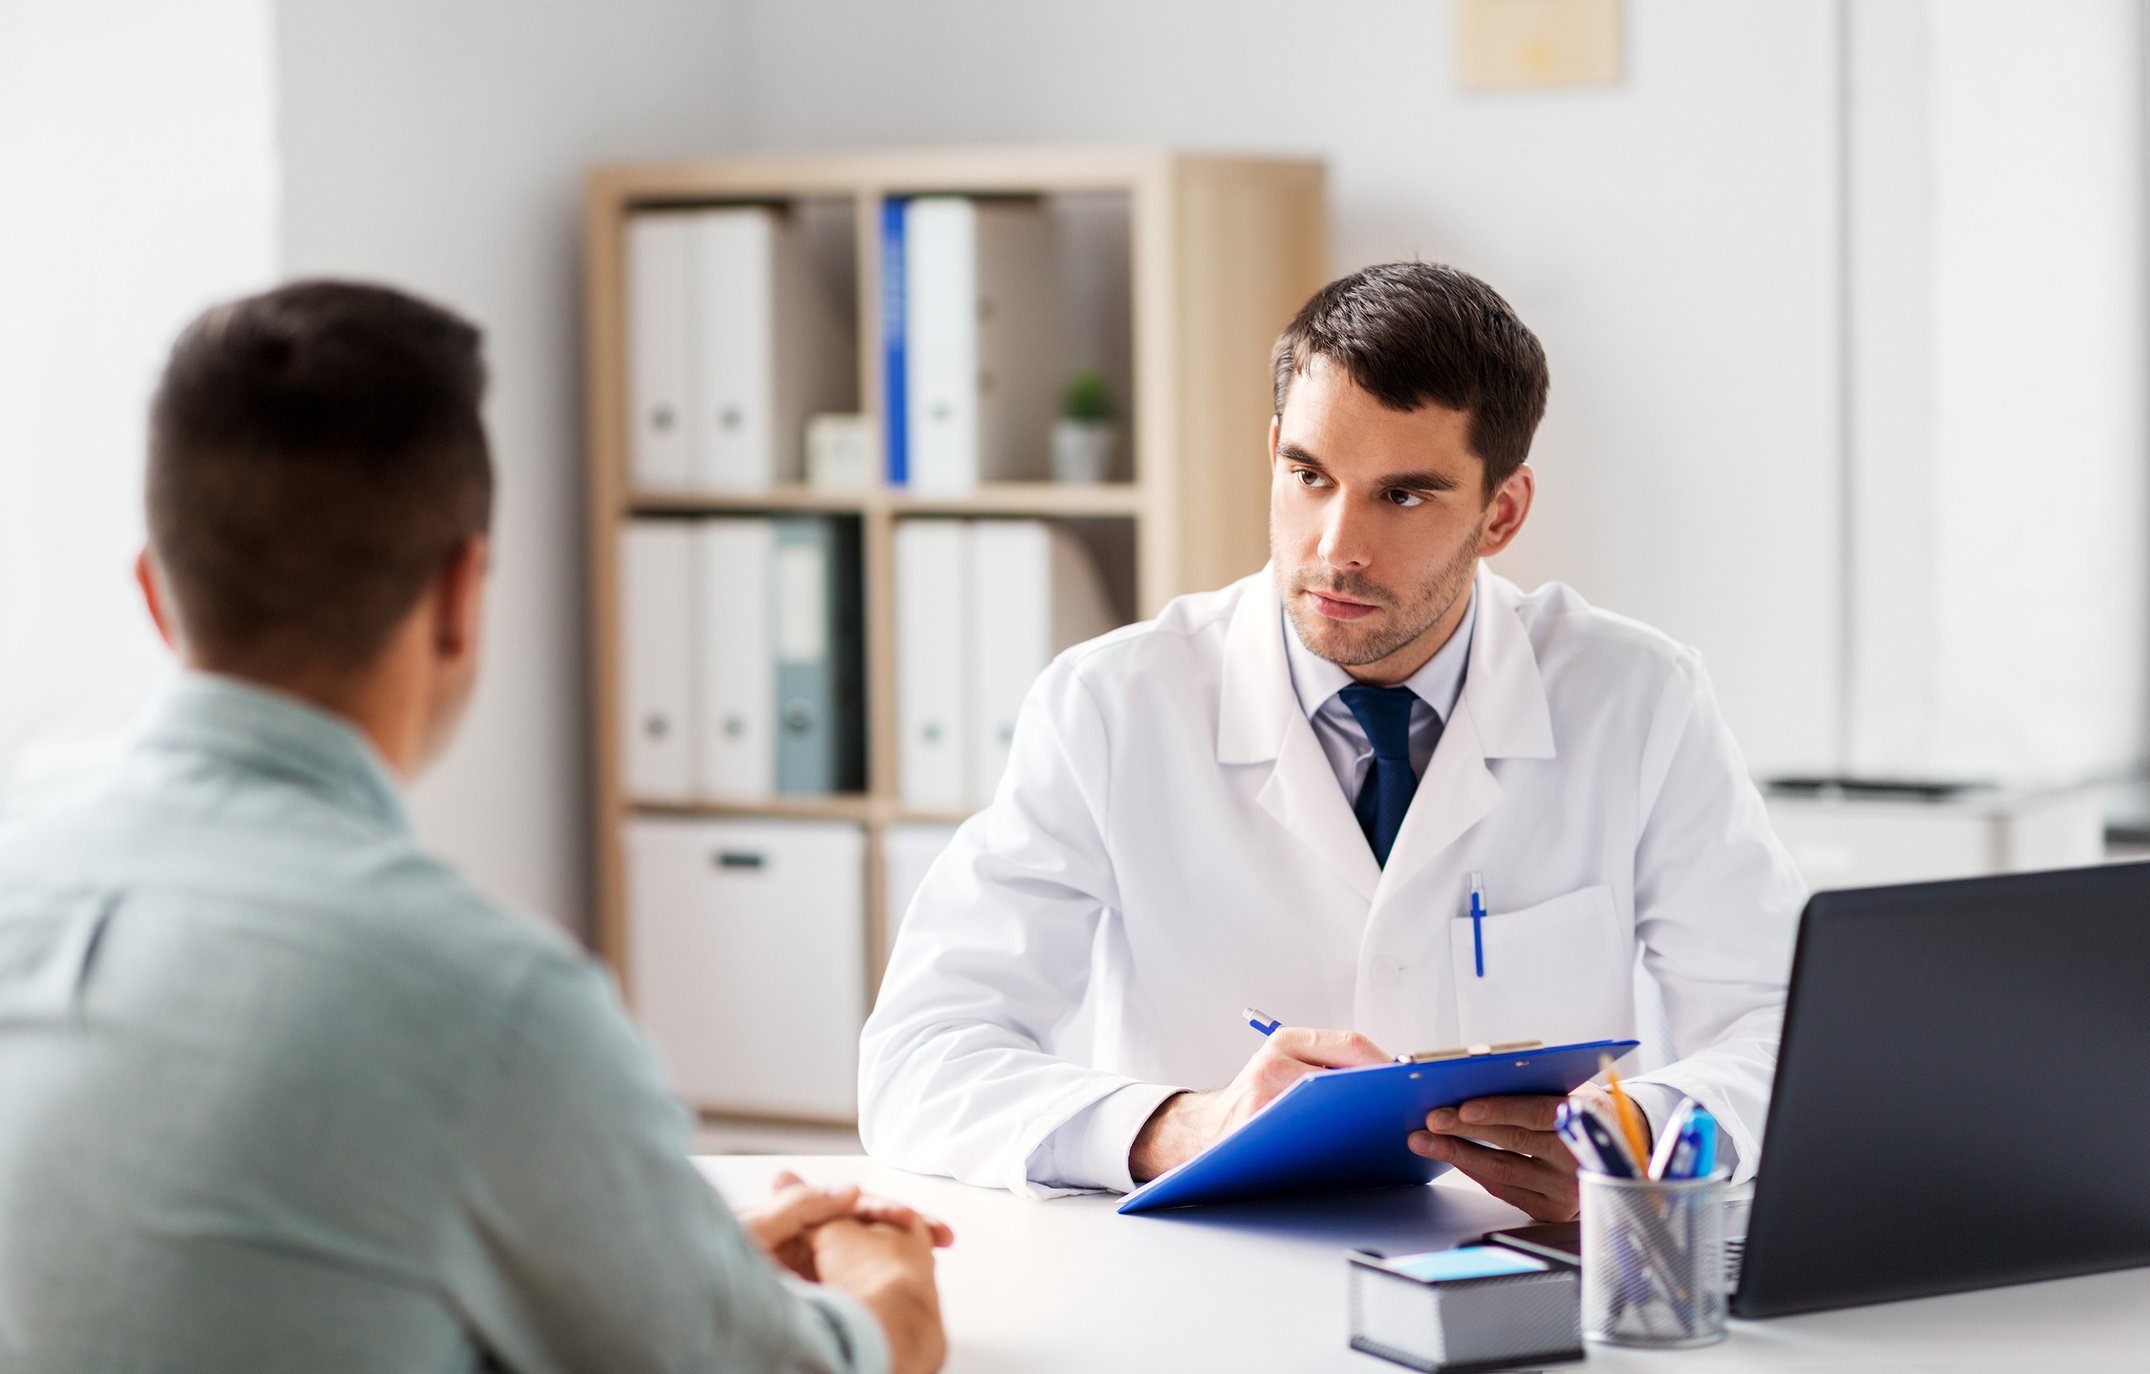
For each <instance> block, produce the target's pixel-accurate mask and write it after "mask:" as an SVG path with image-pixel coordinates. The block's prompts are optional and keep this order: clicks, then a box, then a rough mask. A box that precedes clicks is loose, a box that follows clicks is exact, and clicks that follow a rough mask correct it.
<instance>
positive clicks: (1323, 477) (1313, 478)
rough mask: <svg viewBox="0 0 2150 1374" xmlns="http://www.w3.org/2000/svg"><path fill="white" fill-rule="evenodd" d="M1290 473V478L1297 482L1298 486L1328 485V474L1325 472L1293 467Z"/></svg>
mask: <svg viewBox="0 0 2150 1374" xmlns="http://www.w3.org/2000/svg"><path fill="white" fill-rule="evenodd" d="M1291 475H1292V480H1293V481H1294V482H1297V483H1298V484H1299V485H1300V486H1302V487H1306V488H1309V489H1314V488H1319V487H1325V486H1327V485H1329V478H1328V475H1327V474H1326V473H1321V472H1316V471H1315V470H1314V469H1312V468H1293V469H1292V470H1291Z"/></svg>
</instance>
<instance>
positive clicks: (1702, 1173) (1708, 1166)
mask: <svg viewBox="0 0 2150 1374" xmlns="http://www.w3.org/2000/svg"><path fill="white" fill-rule="evenodd" d="M1687 1129H1688V1131H1689V1132H1690V1133H1692V1134H1693V1136H1694V1137H1695V1162H1694V1172H1693V1173H1691V1174H1689V1175H1688V1177H1689V1178H1708V1177H1709V1176H1710V1175H1711V1174H1714V1173H1716V1172H1717V1140H1718V1136H1719V1131H1718V1129H1717V1118H1716V1117H1714V1116H1711V1115H1710V1114H1709V1112H1708V1111H1707V1110H1706V1109H1704V1108H1702V1107H1697V1108H1695V1114H1694V1116H1693V1117H1692V1118H1691V1119H1690V1120H1689V1121H1688V1123H1687Z"/></svg>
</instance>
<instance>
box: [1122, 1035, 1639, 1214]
mask: <svg viewBox="0 0 2150 1374" xmlns="http://www.w3.org/2000/svg"><path fill="white" fill-rule="evenodd" d="M1636 1043H1637V1042H1636V1041H1633V1040H1593V1041H1591V1042H1590V1043H1589V1044H1586V1045H1548V1046H1543V1047H1535V1048H1532V1049H1527V1050H1511V1051H1508V1052H1506V1053H1502V1054H1481V1055H1472V1056H1468V1057H1465V1058H1458V1059H1435V1060H1429V1061H1426V1062H1423V1063H1414V1062H1404V1063H1397V1064H1371V1065H1367V1066H1365V1067H1362V1068H1355V1069H1325V1070H1322V1071H1320V1072H1318V1073H1310V1074H1308V1075H1307V1076H1306V1077H1304V1078H1302V1079H1300V1080H1299V1081H1298V1082H1296V1083H1294V1084H1292V1085H1291V1087H1289V1088H1287V1089H1285V1091H1284V1093H1283V1094H1282V1095H1281V1096H1279V1097H1278V1098H1277V1100H1276V1101H1274V1102H1272V1103H1270V1104H1269V1105H1268V1106H1267V1107H1265V1108H1263V1109H1262V1111H1260V1112H1259V1113H1257V1114H1256V1115H1255V1116H1254V1117H1253V1118H1252V1119H1251V1120H1249V1121H1248V1122H1247V1124H1246V1125H1244V1126H1241V1127H1240V1128H1239V1129H1238V1130H1236V1131H1234V1132H1232V1133H1231V1134H1230V1135H1228V1136H1226V1137H1225V1138H1224V1139H1222V1140H1220V1141H1218V1142H1217V1143H1216V1144H1214V1145H1212V1146H1210V1147H1209V1148H1208V1149H1206V1150H1204V1151H1203V1152H1202V1153H1200V1154H1198V1155H1196V1156H1195V1157H1194V1158H1193V1159H1190V1160H1188V1161H1187V1162H1186V1163H1185V1164H1182V1165H1180V1166H1179V1167H1178V1168H1176V1169H1172V1170H1170V1171H1168V1172H1166V1173H1162V1174H1159V1175H1158V1176H1157V1177H1156V1178H1154V1179H1151V1180H1150V1181H1149V1182H1148V1183H1145V1184H1143V1185H1142V1186H1141V1187H1140V1188H1137V1189H1136V1190H1135V1191H1134V1192H1132V1193H1129V1194H1128V1195H1127V1197H1126V1198H1125V1199H1124V1200H1123V1201H1122V1202H1121V1203H1120V1210H1121V1211H1122V1212H1151V1211H1156V1210H1158V1209H1160V1208H1165V1207H1194V1206H1200V1205H1202V1204H1205V1203H1212V1202H1240V1201H1244V1200H1246V1199H1249V1198H1261V1197H1277V1196H1281V1195H1286V1194H1294V1193H1331V1192H1343V1191H1346V1190H1350V1189H1359V1188H1392V1187H1396V1186H1399V1185H1402V1184H1407V1183H1426V1182H1430V1181H1431V1180H1432V1178H1433V1176H1434V1175H1435V1174H1438V1173H1440V1172H1441V1171H1442V1170H1443V1169H1446V1168H1447V1167H1448V1166H1447V1165H1445V1164H1442V1163H1439V1162H1438V1161H1435V1160H1431V1159H1427V1158H1426V1157H1425V1156H1424V1155H1415V1154H1413V1153H1411V1148H1410V1147H1409V1146H1408V1145H1406V1144H1404V1140H1405V1138H1406V1137H1408V1136H1409V1135H1410V1134H1411V1132H1413V1131H1417V1130H1423V1129H1425V1125H1426V1113H1428V1112H1430V1111H1432V1110H1433V1109H1434V1108H1436V1107H1453V1106H1455V1105H1456V1104H1458V1103H1460V1102H1468V1101H1470V1100H1471V1099H1472V1098H1474V1097H1505V1096H1509V1095H1513V1094H1523V1093H1547V1094H1561V1093H1567V1092H1571V1091H1573V1090H1574V1089H1575V1088H1576V1086H1577V1085H1579V1084H1582V1083H1585V1082H1587V1081H1589V1079H1590V1078H1591V1077H1592V1076H1593V1075H1594V1074H1596V1073H1597V1071H1598V1062H1599V1060H1600V1059H1601V1058H1602V1057H1603V1056H1605V1055H1611V1056H1612V1057H1613V1058H1615V1059H1618V1058H1620V1056H1622V1055H1624V1054H1626V1053H1627V1052H1628V1051H1629V1050H1631V1049H1634V1048H1635V1046H1636Z"/></svg>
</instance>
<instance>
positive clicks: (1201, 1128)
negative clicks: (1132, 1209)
mask: <svg viewBox="0 0 2150 1374" xmlns="http://www.w3.org/2000/svg"><path fill="white" fill-rule="evenodd" d="M1219 1095H1220V1094H1218V1093H1214V1092H1207V1093H1198V1092H1179V1093H1174V1094H1172V1096H1170V1097H1168V1098H1166V1099H1165V1100H1164V1101H1163V1102H1161V1103H1159V1104H1158V1105H1157V1110H1156V1111H1154V1112H1151V1113H1150V1119H1149V1120H1148V1121H1145V1122H1143V1123H1142V1129H1141V1130H1140V1131H1137V1132H1136V1133H1135V1143H1134V1145H1133V1146H1132V1147H1130V1148H1129V1150H1128V1152H1127V1172H1128V1175H1129V1176H1130V1177H1132V1178H1133V1179H1134V1181H1135V1182H1137V1183H1147V1182H1149V1181H1150V1180H1151V1179H1153V1178H1155V1177H1157V1176H1158V1175H1159V1174H1161V1173H1163V1172H1165V1171H1166V1170H1167V1169H1172V1168H1175V1167H1177V1166H1179V1165H1181V1164H1184V1163H1186V1162H1187V1161H1188V1160H1190V1159H1193V1158H1194V1157H1195V1156H1196V1155H1198V1154H1200V1153H1202V1151H1204V1150H1206V1149H1208V1148H1209V1145H1210V1142H1211V1141H1213V1140H1215V1139H1216V1137H1217V1125H1218V1122H1217V1117H1218V1112H1217V1110H1216V1104H1215V1099H1216V1098H1217V1097H1218V1096H1219Z"/></svg>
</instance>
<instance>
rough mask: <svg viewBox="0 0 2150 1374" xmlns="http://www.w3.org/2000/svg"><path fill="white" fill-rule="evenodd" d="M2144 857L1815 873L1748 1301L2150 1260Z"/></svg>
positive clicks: (1838, 1302) (1759, 1313)
mask: <svg viewBox="0 0 2150 1374" xmlns="http://www.w3.org/2000/svg"><path fill="white" fill-rule="evenodd" d="M2146 1147H2150V864H2127V865H2116V866H2111V867H2103V868H2084V869H2070V870H2066V871H2062V872H2055V873H2024V874H2011V875H2008V876H2005V877H1999V878H1974V879H1967V880H1964V881H1959V882H1943V883H1918V884H1913V885H1909V886H1903V887H1880V888H1866V889H1861V890H1857V891H1846V892H1821V893H1816V894H1815V895H1814V897H1813V899H1812V900H1810V901H1809V902H1808V903H1807V909H1806V915H1805V917H1804V919H1803V920H1802V922H1801V925H1800V931H1799V952H1798V956H1797V958H1796V959H1795V961H1794V963H1793V966H1792V987H1791V1001H1790V1004H1789V1006H1788V1007H1787V1009H1786V1015H1785V1023H1784V1039H1783V1044H1782V1046H1781V1049H1780V1051H1779V1058H1778V1061H1777V1078H1776V1088H1775V1091H1774V1093H1773V1094H1772V1096H1771V1098H1770V1106H1769V1125H1768V1133H1767V1139H1766V1143H1765V1145H1764V1147H1763V1157H1762V1167H1761V1171H1760V1174H1759V1176H1758V1177H1757V1180H1756V1186H1755V1192H1754V1205H1753V1210H1752V1212H1751V1214H1750V1216H1749V1219H1748V1226H1747V1241H1746V1246H1745V1251H1746V1253H1745V1256H1744V1265H1743V1272H1742V1273H1741V1274H1740V1277H1739V1281H1738V1287H1737V1289H1736V1291H1735V1293H1734V1295H1733V1299H1732V1311H1733V1312H1734V1313H1735V1314H1736V1315H1739V1316H1742V1317H1773V1316H1779V1315H1782V1314H1785V1313H1790V1312H1808V1311H1814V1310H1817V1309H1820V1308H1830V1307H1849V1306H1854V1305H1856V1304H1861V1303H1873V1302H1888V1301H1891V1300H1893V1299H1897V1298H1914V1297H1923V1296H1925V1295H1928V1294H1933V1293H1952V1292H1957V1291H1960V1290H1963V1289H1969V1288H1990V1287H1994V1286H1997V1285H2000V1284H2007V1283H2024V1282H2028V1281H2030V1280H2033V1279H2050V1278H2059V1277H2062V1276H2064V1275H2069V1274H2088V1273H2094V1272H2097V1271H2099V1270H2105V1269H2124V1268H2128V1267H2130V1266H2133V1265H2141V1264H2150V1148H2146Z"/></svg>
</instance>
